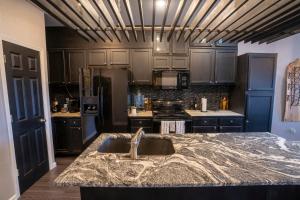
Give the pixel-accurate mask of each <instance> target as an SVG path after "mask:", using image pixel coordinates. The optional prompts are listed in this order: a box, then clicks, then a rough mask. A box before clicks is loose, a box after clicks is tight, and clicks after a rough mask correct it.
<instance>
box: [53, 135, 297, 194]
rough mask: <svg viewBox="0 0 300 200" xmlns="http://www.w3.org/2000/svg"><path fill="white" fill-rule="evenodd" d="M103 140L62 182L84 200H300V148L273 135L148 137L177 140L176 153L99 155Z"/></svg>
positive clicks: (75, 162) (58, 182) (96, 142)
mask: <svg viewBox="0 0 300 200" xmlns="http://www.w3.org/2000/svg"><path fill="white" fill-rule="evenodd" d="M114 137H124V138H130V134H102V135H100V136H99V137H98V138H97V139H96V140H95V141H94V142H93V143H92V144H91V145H90V146H89V147H88V148H87V149H86V150H85V151H84V152H83V153H82V154H81V155H80V156H79V157H78V158H77V159H76V160H75V161H74V162H73V163H72V164H71V165H70V166H69V167H68V168H67V169H66V170H65V171H64V172H63V173H62V174H61V175H60V176H59V177H58V178H57V179H56V180H55V183H56V184H57V185H58V186H78V187H80V188H81V197H82V199H276V200H277V199H283V197H284V199H285V200H287V199H300V142H295V141H293V142H290V141H286V140H285V139H283V138H281V137H278V136H276V135H272V134H270V133H216V134H184V135H157V134H156V135H147V136H144V137H159V138H161V137H163V138H169V139H171V140H172V142H173V145H174V149H175V153H174V154H172V155H168V156H140V157H139V159H138V160H132V159H130V158H129V157H128V155H127V154H108V153H100V152H98V148H99V145H100V144H101V143H103V142H104V141H106V140H107V139H108V138H114Z"/></svg>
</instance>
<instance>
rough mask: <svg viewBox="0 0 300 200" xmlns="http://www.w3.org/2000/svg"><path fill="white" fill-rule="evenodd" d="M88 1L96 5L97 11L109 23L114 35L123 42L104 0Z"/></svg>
mask: <svg viewBox="0 0 300 200" xmlns="http://www.w3.org/2000/svg"><path fill="white" fill-rule="evenodd" d="M88 1H89V2H90V4H91V5H92V6H93V7H94V9H95V10H96V11H98V12H99V14H101V16H102V17H103V19H104V20H105V21H106V23H107V24H108V25H109V27H110V28H111V30H112V32H113V33H114V35H115V36H116V38H117V39H118V41H119V42H121V39H120V36H119V34H118V33H117V32H116V30H115V23H114V21H113V19H112V17H111V16H110V14H109V12H108V10H107V8H106V6H105V5H104V2H103V1H102V0H88Z"/></svg>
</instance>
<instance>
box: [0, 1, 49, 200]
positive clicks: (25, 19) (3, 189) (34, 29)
mask: <svg viewBox="0 0 300 200" xmlns="http://www.w3.org/2000/svg"><path fill="white" fill-rule="evenodd" d="M45 37H46V36H45V22H44V13H43V12H42V11H41V10H40V9H39V8H37V7H36V6H34V5H33V4H32V3H31V2H29V1H27V0H0V74H1V76H0V200H6V199H16V198H17V197H18V196H19V191H18V185H17V184H18V182H17V175H16V170H15V169H16V163H15V154H14V146H13V138H12V129H11V124H10V121H9V120H8V119H10V112H9V101H8V95H7V85H6V77H5V66H4V60H3V48H2V40H6V41H8V42H12V43H15V44H19V45H22V46H25V47H28V48H31V49H34V50H37V51H39V52H40V60H41V73H42V89H43V101H44V110H45V118H46V120H47V123H46V133H47V145H48V155H49V164H50V168H53V167H55V161H54V154H53V145H52V134H51V126H50V125H51V124H50V123H51V117H50V109H49V105H50V104H49V98H48V97H49V92H48V84H47V83H48V78H47V77H48V75H47V57H46V38H45Z"/></svg>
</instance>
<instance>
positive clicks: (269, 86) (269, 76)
mask: <svg viewBox="0 0 300 200" xmlns="http://www.w3.org/2000/svg"><path fill="white" fill-rule="evenodd" d="M246 56H248V57H247V58H248V63H249V66H248V74H249V75H248V90H273V89H274V82H275V70H276V62H277V55H276V54H247V55H246Z"/></svg>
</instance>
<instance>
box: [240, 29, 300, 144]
mask: <svg viewBox="0 0 300 200" xmlns="http://www.w3.org/2000/svg"><path fill="white" fill-rule="evenodd" d="M245 53H277V54H278V57H277V71H276V82H275V99H274V107H273V109H274V110H273V121H272V129H271V132H272V133H275V134H277V135H280V136H282V137H284V138H286V139H289V140H300V122H284V121H283V115H284V109H285V91H286V67H287V65H288V64H289V63H291V62H292V61H294V60H295V59H296V58H300V34H297V35H294V36H291V37H288V38H286V39H283V40H279V41H277V42H274V43H271V44H261V45H259V44H257V43H255V44H251V43H247V44H245V43H239V44H238V55H242V54H245Z"/></svg>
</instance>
